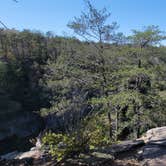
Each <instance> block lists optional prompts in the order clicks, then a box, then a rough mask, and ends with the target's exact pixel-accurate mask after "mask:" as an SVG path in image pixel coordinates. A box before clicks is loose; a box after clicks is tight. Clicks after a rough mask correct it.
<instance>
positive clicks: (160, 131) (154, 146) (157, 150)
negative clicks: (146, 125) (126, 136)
mask: <svg viewBox="0 0 166 166" xmlns="http://www.w3.org/2000/svg"><path fill="white" fill-rule="evenodd" d="M142 139H143V140H144V141H145V143H146V145H145V146H144V147H143V148H142V149H141V152H140V153H141V155H140V157H141V160H142V162H141V163H142V165H146V166H166V127H159V128H154V129H151V130H149V131H147V133H146V135H145V136H144V137H142Z"/></svg>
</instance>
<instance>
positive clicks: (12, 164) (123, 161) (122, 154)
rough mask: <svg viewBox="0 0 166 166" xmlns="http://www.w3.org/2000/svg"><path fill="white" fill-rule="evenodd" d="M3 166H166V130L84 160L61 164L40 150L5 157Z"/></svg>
mask: <svg viewBox="0 0 166 166" xmlns="http://www.w3.org/2000/svg"><path fill="white" fill-rule="evenodd" d="M0 165H4V166H5V165H9V166H20V165H22V166H27V165H28V166H31V165H35V166H37V165H40V166H48V165H49V166H55V165H85V166H88V165H98V166H99V165H106V166H107V165H111V166H166V127H159V128H154V129H151V130H149V131H147V133H146V134H145V135H144V136H143V137H141V138H140V139H138V140H134V141H124V142H121V143H120V144H117V145H113V146H111V147H108V148H104V149H96V150H95V151H93V152H91V153H90V154H81V155H80V158H76V159H68V160H67V161H66V162H65V163H63V164H62V163H59V164H57V163H56V162H55V161H54V160H52V159H50V158H49V157H46V156H43V153H42V152H41V150H40V148H38V147H34V148H31V150H30V151H29V152H24V153H19V152H12V153H9V154H6V155H3V156H1V160H0Z"/></svg>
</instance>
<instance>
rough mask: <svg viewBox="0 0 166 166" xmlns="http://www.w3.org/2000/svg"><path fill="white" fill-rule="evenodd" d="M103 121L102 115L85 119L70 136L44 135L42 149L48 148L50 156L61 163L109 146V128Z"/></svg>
mask: <svg viewBox="0 0 166 166" xmlns="http://www.w3.org/2000/svg"><path fill="white" fill-rule="evenodd" d="M105 121H106V119H105V116H104V115H100V116H94V117H93V118H92V117H90V118H88V117H87V118H86V119H84V120H83V121H82V124H81V126H80V128H77V130H76V131H75V132H72V133H70V134H56V133H51V132H49V133H46V134H45V136H44V137H43V139H42V141H43V147H45V146H49V152H50V154H51V155H52V156H54V157H56V159H57V161H61V160H63V159H65V158H67V157H72V156H75V155H79V154H80V153H81V152H86V151H89V150H93V149H95V148H98V147H104V146H108V145H111V143H112V142H111V140H110V138H109V136H108V130H109V128H108V124H107V123H106V122H105ZM104 122H105V123H104Z"/></svg>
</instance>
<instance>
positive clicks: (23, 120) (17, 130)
mask: <svg viewBox="0 0 166 166" xmlns="http://www.w3.org/2000/svg"><path fill="white" fill-rule="evenodd" d="M9 115H10V116H8V117H1V121H0V154H3V153H6V152H11V150H24V149H25V150H26V149H27V148H29V147H30V146H31V145H30V143H29V141H28V139H29V138H30V137H32V136H33V137H35V136H37V135H38V134H39V132H40V130H41V129H42V128H43V122H42V119H41V118H40V117H39V116H38V115H36V114H34V113H31V112H22V113H20V112H19V113H18V114H17V113H15V114H14V115H12V116H11V114H9ZM21 146H22V147H21ZM26 146H27V148H26Z"/></svg>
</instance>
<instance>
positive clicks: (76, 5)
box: [0, 0, 166, 35]
mask: <svg viewBox="0 0 166 166" xmlns="http://www.w3.org/2000/svg"><path fill="white" fill-rule="evenodd" d="M91 1H92V3H93V4H94V5H95V6H96V7H97V8H102V7H106V8H107V9H108V10H109V11H110V12H111V14H112V15H111V18H110V19H109V22H112V21H116V22H118V24H119V25H120V28H119V31H121V32H123V33H125V34H129V33H130V32H131V31H130V30H131V29H140V28H141V27H142V26H146V25H159V27H160V29H161V30H165V31H166V21H165V19H166V0H91ZM82 10H85V5H84V3H83V0H19V3H15V2H13V1H12V0H1V5H0V20H2V21H3V22H4V23H5V24H6V25H7V26H8V27H9V28H16V29H19V30H22V29H31V30H41V31H43V32H46V31H53V32H55V34H57V35H62V34H63V32H69V30H68V28H67V27H66V24H67V23H68V21H70V20H72V18H73V17H74V16H79V15H80V13H81V11H82Z"/></svg>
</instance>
